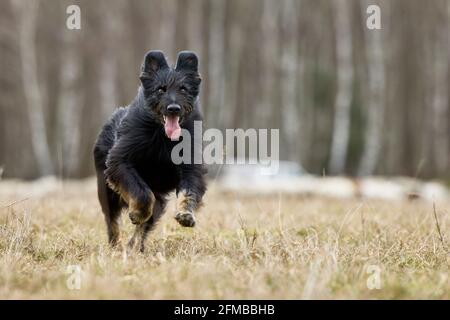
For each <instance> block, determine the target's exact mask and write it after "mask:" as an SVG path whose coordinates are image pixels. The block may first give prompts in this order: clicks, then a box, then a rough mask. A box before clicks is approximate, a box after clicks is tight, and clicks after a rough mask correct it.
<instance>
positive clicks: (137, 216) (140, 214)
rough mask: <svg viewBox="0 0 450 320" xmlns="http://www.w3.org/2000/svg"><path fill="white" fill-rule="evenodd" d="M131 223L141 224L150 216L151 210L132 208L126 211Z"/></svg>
mask: <svg viewBox="0 0 450 320" xmlns="http://www.w3.org/2000/svg"><path fill="white" fill-rule="evenodd" d="M128 216H129V217H130V220H131V223H132V224H143V223H144V222H147V220H148V219H150V217H151V212H145V211H139V210H134V211H130V212H129V213H128Z"/></svg>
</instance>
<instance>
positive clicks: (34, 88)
mask: <svg viewBox="0 0 450 320" xmlns="http://www.w3.org/2000/svg"><path fill="white" fill-rule="evenodd" d="M11 4H12V7H13V10H14V12H15V15H16V19H17V24H18V31H19V55H20V60H21V73H22V82H23V91H24V95H25V100H26V107H27V112H28V121H29V124H30V130H31V134H32V136H31V143H32V146H33V151H34V154H35V156H36V160H37V164H38V167H39V173H40V175H41V176H45V175H52V174H53V173H54V169H53V163H52V159H51V154H50V148H49V144H48V140H47V132H46V123H45V116H44V115H45V110H44V102H43V97H42V91H41V89H40V88H39V79H38V71H37V61H36V43H35V35H36V33H35V32H36V28H37V25H36V19H37V13H38V9H39V1H38V0H36V1H20V0H11Z"/></svg>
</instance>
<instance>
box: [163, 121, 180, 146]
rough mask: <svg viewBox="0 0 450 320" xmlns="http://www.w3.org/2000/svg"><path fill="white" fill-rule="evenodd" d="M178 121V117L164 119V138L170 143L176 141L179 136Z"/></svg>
mask: <svg viewBox="0 0 450 320" xmlns="http://www.w3.org/2000/svg"><path fill="white" fill-rule="evenodd" d="M179 119H180V117H178V116H172V117H166V120H165V123H164V129H165V131H166V136H167V137H168V138H169V139H170V140H172V141H178V139H179V138H180V135H181V128H180V125H179V124H178V121H179Z"/></svg>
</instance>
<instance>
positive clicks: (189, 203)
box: [177, 191, 195, 213]
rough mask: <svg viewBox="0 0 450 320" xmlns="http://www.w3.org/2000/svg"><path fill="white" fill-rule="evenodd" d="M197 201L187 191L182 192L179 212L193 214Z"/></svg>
mask: <svg viewBox="0 0 450 320" xmlns="http://www.w3.org/2000/svg"><path fill="white" fill-rule="evenodd" d="M194 206H195V199H194V198H193V197H192V196H191V195H189V194H188V193H187V192H186V191H181V192H180V193H179V194H178V198H177V211H183V212H191V213H192V211H194Z"/></svg>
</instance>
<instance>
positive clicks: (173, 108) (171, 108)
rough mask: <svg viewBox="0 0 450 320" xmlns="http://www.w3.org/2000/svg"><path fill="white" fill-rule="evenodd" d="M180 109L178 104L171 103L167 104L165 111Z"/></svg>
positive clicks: (170, 111)
mask: <svg viewBox="0 0 450 320" xmlns="http://www.w3.org/2000/svg"><path fill="white" fill-rule="evenodd" d="M180 111H181V107H180V106H179V105H178V104H175V103H172V104H169V105H168V106H167V112H169V113H179V112H180Z"/></svg>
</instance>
